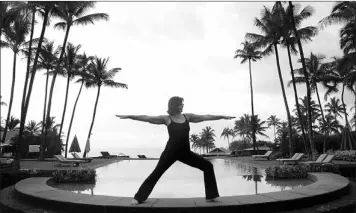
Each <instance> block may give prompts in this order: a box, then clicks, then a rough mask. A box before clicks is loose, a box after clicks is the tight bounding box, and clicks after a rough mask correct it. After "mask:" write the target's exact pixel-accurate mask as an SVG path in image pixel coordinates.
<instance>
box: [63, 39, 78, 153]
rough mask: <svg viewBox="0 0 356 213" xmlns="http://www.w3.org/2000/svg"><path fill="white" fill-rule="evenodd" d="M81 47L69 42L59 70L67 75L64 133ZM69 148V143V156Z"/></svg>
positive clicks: (66, 146)
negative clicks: (72, 83)
mask: <svg viewBox="0 0 356 213" xmlns="http://www.w3.org/2000/svg"><path fill="white" fill-rule="evenodd" d="M80 48H81V45H78V46H74V45H73V44H72V43H68V45H67V46H66V52H65V53H64V58H63V65H62V67H61V70H60V71H58V74H60V75H62V76H64V77H67V87H66V95H65V98H64V107H63V113H62V120H61V126H60V128H59V132H60V133H62V129H63V123H64V117H65V114H66V109H67V102H68V92H69V85H70V84H69V82H70V81H71V80H73V78H74V73H75V71H76V70H77V69H78V66H79V64H78V60H79V59H78V56H79V54H78V51H79V49H80ZM67 148H68V143H66V145H65V153H64V154H65V157H67Z"/></svg>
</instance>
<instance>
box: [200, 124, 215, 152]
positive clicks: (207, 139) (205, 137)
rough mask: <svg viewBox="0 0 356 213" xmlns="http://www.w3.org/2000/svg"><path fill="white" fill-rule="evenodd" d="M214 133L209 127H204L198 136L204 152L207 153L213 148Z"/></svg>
mask: <svg viewBox="0 0 356 213" xmlns="http://www.w3.org/2000/svg"><path fill="white" fill-rule="evenodd" d="M214 137H215V133H214V129H212V128H211V127H210V126H207V127H205V128H204V129H203V130H202V132H201V134H200V139H201V140H202V143H203V144H202V145H203V147H205V148H206V152H207V153H208V152H209V150H210V149H213V148H215V144H214V141H215V139H214Z"/></svg>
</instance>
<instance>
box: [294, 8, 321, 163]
mask: <svg viewBox="0 0 356 213" xmlns="http://www.w3.org/2000/svg"><path fill="white" fill-rule="evenodd" d="M289 7H290V8H291V10H290V11H291V14H290V17H291V20H292V29H293V32H294V35H295V38H296V41H297V44H298V49H299V54H300V58H301V62H302V66H303V73H304V78H305V79H309V78H308V72H307V69H306V65H305V58H304V52H303V46H302V43H301V40H300V36H299V34H298V31H297V26H296V22H295V19H294V6H293V4H292V2H291V1H289ZM306 87H307V102H308V106H310V99H311V93H310V86H309V81H306ZM307 110H308V113H307V116H308V125H309V126H308V129H309V131H308V133H309V135H308V136H309V142H310V149H311V153H312V159H313V160H316V157H317V155H318V153H317V151H316V148H315V143H314V140H313V137H312V123H311V120H312V119H311V113H310V109H309V108H308V109H307Z"/></svg>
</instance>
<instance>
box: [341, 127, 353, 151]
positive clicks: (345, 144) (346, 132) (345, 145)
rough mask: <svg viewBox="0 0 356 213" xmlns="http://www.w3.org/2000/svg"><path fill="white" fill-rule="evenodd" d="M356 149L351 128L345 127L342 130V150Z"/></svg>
mask: <svg viewBox="0 0 356 213" xmlns="http://www.w3.org/2000/svg"><path fill="white" fill-rule="evenodd" d="M355 149H356V142H355V139H354V138H353V137H352V135H351V132H350V129H349V128H347V127H345V128H344V129H343V130H342V137H341V144H340V150H355Z"/></svg>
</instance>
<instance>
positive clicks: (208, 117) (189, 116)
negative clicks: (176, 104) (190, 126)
mask: <svg viewBox="0 0 356 213" xmlns="http://www.w3.org/2000/svg"><path fill="white" fill-rule="evenodd" d="M185 115H186V117H187V119H188V121H189V122H191V123H199V122H202V121H214V120H221V119H228V120H230V119H233V118H235V117H233V116H225V115H196V114H193V113H186V114H185Z"/></svg>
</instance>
